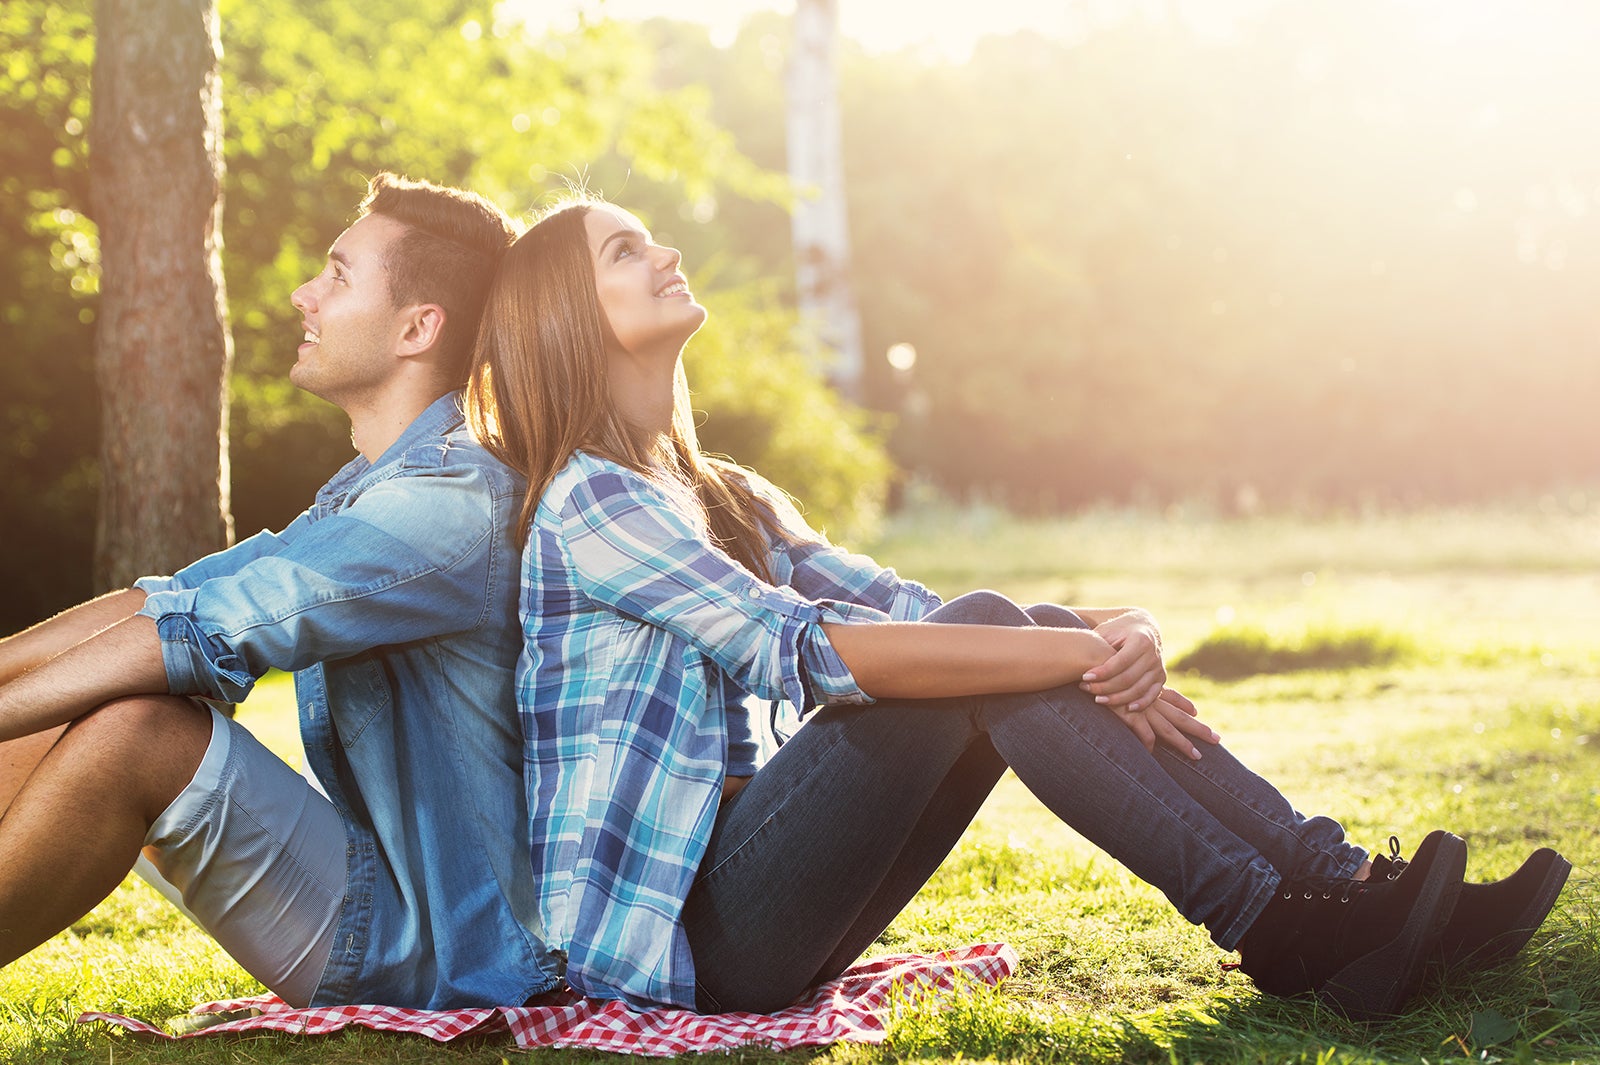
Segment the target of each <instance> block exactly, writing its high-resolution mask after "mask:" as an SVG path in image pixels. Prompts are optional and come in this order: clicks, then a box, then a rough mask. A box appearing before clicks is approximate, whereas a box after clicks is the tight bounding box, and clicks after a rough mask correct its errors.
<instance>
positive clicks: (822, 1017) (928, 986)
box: [78, 943, 1017, 1057]
mask: <svg viewBox="0 0 1600 1065" xmlns="http://www.w3.org/2000/svg"><path fill="white" fill-rule="evenodd" d="M1016 964H1017V954H1016V951H1014V950H1012V949H1011V948H1010V947H1009V946H1007V945H1006V944H1004V943H978V944H974V945H972V946H967V947H959V948H957V949H955V950H947V951H943V952H941V953H938V954H894V955H889V956H887V957H883V958H874V959H872V960H871V961H863V962H857V963H856V964H855V965H854V966H852V967H851V968H849V969H848V970H846V971H845V972H844V974H843V975H841V976H839V977H838V978H837V979H834V980H830V981H828V982H827V983H825V984H822V985H820V986H818V987H816V988H815V989H814V990H812V991H811V992H810V993H809V994H808V995H806V996H805V997H804V998H802V999H800V1000H799V1001H797V1002H796V1003H795V1004H794V1005H792V1006H789V1007H787V1008H786V1009H783V1010H780V1011H779V1012H777V1013H770V1014H763V1013H719V1014H711V1015H702V1014H698V1013H694V1012H691V1011H689V1010H680V1009H657V1010H648V1011H645V1012H640V1011H637V1010H633V1009H630V1008H628V1007H627V1006H625V1005H623V1004H622V1003H620V1002H615V1001H605V1000H602V999H585V998H580V997H578V996H577V995H571V996H570V1000H569V1001H566V1002H562V1003H560V1004H557V1005H540V1006H491V1007H485V1008H480V1009H464V1010H413V1009H400V1008H397V1007H394V1006H321V1007H314V1008H310V1009H293V1008H291V1007H289V1006H287V1005H285V1004H284V1003H283V1002H282V1001H281V1000H279V999H278V998H276V997H275V996H273V995H262V996H259V997H255V998H243V999H231V1000H227V1001H223V1002H210V1003H207V1004H205V1005H203V1006H197V1007H195V1009H194V1010H193V1011H192V1013H191V1016H193V1015H203V1014H212V1013H235V1012H240V1011H245V1013H246V1015H244V1016H241V1017H239V1018H238V1019H234V1020H229V1021H226V1022H224V1023H221V1024H216V1025H211V1026H209V1027H203V1028H200V1029H198V1030H196V1031H191V1032H186V1033H184V1034H182V1035H173V1034H171V1033H169V1032H167V1031H165V1030H164V1029H162V1028H161V1027H159V1026H157V1025H153V1024H149V1023H147V1022H145V1021H140V1020H136V1019H134V1018H131V1017H123V1016H120V1015H118V1014H114V1013H85V1014H83V1015H82V1016H80V1017H79V1018H78V1023H80V1024H85V1023H89V1022H91V1021H103V1022H105V1023H107V1024H112V1025H115V1026H117V1027H119V1028H123V1029H126V1030H128V1031H130V1032H133V1033H136V1034H138V1035H141V1036H145V1037H151V1038H159V1039H180V1038H182V1039H189V1038H197V1037H200V1036H211V1035H222V1034H225V1033H230V1032H260V1031H276V1032H289V1033H293V1034H296V1035H326V1034H328V1033H330V1032H337V1031H339V1030H341V1029H343V1028H345V1027H347V1026H349V1025H357V1026H359V1027H362V1028H371V1029H374V1030H376V1031H380V1032H409V1033H412V1034H415V1035H423V1036H426V1037H428V1038H429V1039H432V1040H434V1041H435V1042H440V1043H444V1042H449V1041H450V1040H452V1039H455V1038H458V1037H460V1036H464V1035H494V1034H497V1033H501V1032H505V1033H509V1034H510V1035H511V1038H512V1039H513V1040H514V1041H515V1042H516V1045H517V1047H518V1048H519V1049H524V1050H526V1049H531V1048H533V1047H545V1046H548V1047H584V1048H587V1049H591V1050H609V1051H616V1052H618V1053H624V1054H644V1055H649V1056H652V1057H666V1056H669V1055H673V1054H685V1053H691V1052H697V1051H707V1050H729V1049H732V1048H735V1047H741V1046H747V1045H751V1044H756V1045H761V1046H767V1047H771V1048H773V1049H775V1050H787V1049H790V1048H792V1047H801V1046H819V1045H822V1044H827V1043H835V1042H841V1041H842V1042H852V1043H881V1042H883V1040H884V1038H885V1037H886V1035H887V1031H888V1024H889V1021H890V1020H891V1019H892V1015H893V1012H894V1008H895V1007H896V1006H897V1005H900V1004H903V1003H905V1002H907V1001H908V1000H910V999H912V998H926V997H928V996H933V997H934V998H935V1000H936V1001H937V1000H938V999H940V998H946V999H947V998H949V997H950V996H953V995H956V994H959V993H960V992H961V990H962V989H963V988H966V987H971V986H973V985H976V984H983V985H992V984H995V983H998V982H999V981H1000V980H1003V979H1004V978H1005V977H1007V976H1009V975H1010V974H1011V972H1012V970H1013V969H1014V968H1015V967H1016Z"/></svg>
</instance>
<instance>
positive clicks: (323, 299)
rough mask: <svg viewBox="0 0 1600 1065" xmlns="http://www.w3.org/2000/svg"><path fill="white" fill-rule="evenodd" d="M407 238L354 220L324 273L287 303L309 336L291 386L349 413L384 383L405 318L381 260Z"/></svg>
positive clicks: (385, 221)
mask: <svg viewBox="0 0 1600 1065" xmlns="http://www.w3.org/2000/svg"><path fill="white" fill-rule="evenodd" d="M405 231H406V227H405V226H404V225H402V224H401V223H399V222H396V221H394V220H393V219H390V218H385V217H384V216H382V215H375V214H369V215H366V216H365V217H363V218H361V219H359V220H357V221H356V223H355V224H354V225H352V226H351V227H350V228H349V229H347V230H345V231H344V232H343V233H341V234H339V239H338V240H335V241H334V242H333V247H331V248H329V249H328V261H327V264H326V265H325V266H324V267H323V268H322V272H321V273H319V274H318V275H317V276H316V277H313V278H312V279H311V280H309V281H307V282H306V283H305V284H303V285H301V286H300V287H299V288H297V289H295V290H294V295H292V296H291V297H290V298H289V302H290V303H292V304H294V308H295V310H297V311H299V312H300V314H301V315H302V324H303V325H304V326H305V331H306V334H305V341H304V342H303V343H302V344H301V345H300V347H299V349H298V352H299V358H298V359H297V360H296V361H295V364H294V367H293V368H292V369H290V371H289V380H291V381H293V382H294V384H295V385H296V386H298V387H300V388H303V389H305V390H306V391H307V392H310V393H311V394H312V395H314V396H320V397H322V398H323V399H325V400H328V401H329V402H330V403H336V404H338V405H339V406H341V407H343V408H345V410H346V411H347V412H348V411H349V410H350V408H351V406H352V405H353V404H360V403H361V402H362V400H363V398H364V397H369V396H371V395H373V393H374V392H375V391H376V390H377V388H379V387H380V386H382V385H383V384H385V383H387V381H388V380H389V379H390V376H391V374H392V373H393V372H394V370H395V368H396V366H397V365H398V364H399V361H400V356H399V355H398V354H397V351H398V345H399V341H400V339H401V337H402V335H403V334H404V332H405V315H404V313H403V312H404V308H401V307H396V306H395V305H394V304H393V303H392V302H391V301H390V298H389V274H388V268H387V266H386V265H385V262H386V260H385V256H386V253H387V252H388V250H389V247H390V245H391V244H393V243H394V242H395V241H397V240H399V239H400V237H401V236H403V235H404V233H405Z"/></svg>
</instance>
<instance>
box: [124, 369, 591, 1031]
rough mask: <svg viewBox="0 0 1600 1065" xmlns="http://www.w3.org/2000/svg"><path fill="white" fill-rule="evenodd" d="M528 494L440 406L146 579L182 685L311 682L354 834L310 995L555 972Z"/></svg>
mask: <svg viewBox="0 0 1600 1065" xmlns="http://www.w3.org/2000/svg"><path fill="white" fill-rule="evenodd" d="M521 492H522V482H521V481H520V480H519V479H518V478H517V477H516V476H515V475H514V474H512V473H511V471H509V470H508V469H506V468H505V467H504V466H502V465H501V464H500V463H499V462H497V461H496V460H495V459H494V458H493V457H491V456H490V455H489V454H488V453H487V452H486V451H484V450H483V449H482V448H481V447H480V446H479V445H478V444H477V443H476V442H474V441H473V440H472V439H471V437H470V436H469V435H468V434H467V431H466V429H465V428H464V426H463V424H462V418H461V414H460V409H459V406H458V400H457V397H456V396H455V395H449V396H444V397H441V398H440V399H439V400H437V401H436V402H435V403H433V404H432V405H431V406H430V407H429V408H428V409H427V410H425V411H424V412H423V413H422V414H421V415H419V416H418V417H417V419H416V420H415V421H414V422H413V423H412V424H411V425H410V426H409V427H408V428H407V429H406V430H405V432H404V433H402V434H401V436H400V438H399V439H398V440H396V441H395V443H394V445H393V446H391V447H390V448H389V449H388V450H387V451H386V452H384V454H383V455H382V456H381V457H380V458H379V459H378V461H377V462H375V463H368V462H367V461H366V459H364V458H361V457H357V458H356V459H355V460H353V461H352V462H350V463H349V464H348V465H346V466H345V467H344V468H343V469H342V470H340V471H339V473H338V474H337V475H336V476H335V477H334V478H333V479H332V480H331V481H329V482H328V483H327V484H326V485H325V486H324V487H323V488H322V490H321V491H319V492H318V493H317V498H316V502H315V503H314V504H313V505H312V507H311V508H310V509H309V510H307V511H306V512H305V513H303V514H301V515H300V516H299V517H298V518H296V519H295V521H294V522H293V523H292V524H290V525H289V526H288V527H287V528H285V529H284V530H283V531H282V532H278V533H270V532H263V533H260V534H258V535H256V536H253V537H251V538H249V539H248V540H245V541H243V542H241V543H239V544H237V545H236V546H234V547H232V548H230V549H228V550H226V551H222V552H219V553H217V554H215V555H211V556H209V557H207V558H204V559H201V560H200V561H199V562H196V563H195V564H194V565H192V566H189V567H187V568H185V569H183V570H181V571H179V572H178V573H177V574H176V575H174V576H172V577H158V578H145V579H143V580H140V581H138V582H137V584H136V587H138V588H140V589H142V590H144V591H145V592H146V593H147V595H148V598H147V599H146V601H145V605H144V609H143V610H141V611H140V613H142V614H144V615H145V616H147V617H151V618H154V619H155V621H156V623H157V631H158V632H159V634H160V638H161V647H162V655H163V658H164V661H165V664H166V671H167V678H168V682H169V684H170V686H171V690H172V691H173V692H174V693H176V694H180V695H197V696H204V697H207V698H212V699H221V700H225V701H229V702H237V701H239V700H240V699H243V698H244V697H245V695H246V694H248V693H249V691H250V688H251V685H253V684H254V682H255V680H256V678H258V677H260V676H261V675H262V674H263V673H265V672H266V671H267V670H268V669H269V668H274V667H275V668H278V669H285V670H293V671H295V692H296V696H297V699H298V702H299V707H300V730H301V738H302V740H303V742H304V745H305V751H306V759H307V763H308V765H309V766H310V768H311V769H312V771H313V772H314V773H315V774H316V777H317V779H318V781H320V782H321V783H322V785H323V786H324V788H325V789H326V791H327V793H328V796H329V798H330V799H331V800H332V801H333V803H334V805H335V806H336V807H337V808H338V810H339V813H340V815H341V816H342V817H343V819H344V825H345V831H346V833H347V834H348V840H349V865H348V884H347V890H346V900H345V905H344V910H343V912H342V913H341V914H340V917H339V925H338V931H337V935H336V938H335V942H334V948H333V955H332V957H331V958H330V959H329V962H328V967H327V970H326V972H325V973H324V974H323V978H322V983H321V985H320V986H319V987H318V989H317V992H316V996H315V998H314V999H313V1002H312V1004H313V1005H333V1004H339V1003H352V1002H364V1003H384V1004H389V1005H398V1006H410V1007H417V1008H427V1009H448V1008H458V1007H466V1006H484V1005H506V1004H517V1003H521V1002H523V1001H525V1000H526V999H527V998H528V997H530V996H531V995H534V994H537V993H539V992H542V991H546V990H549V989H550V988H551V987H554V986H555V985H556V984H557V983H558V981H559V963H558V959H557V958H555V957H553V956H552V955H551V954H550V953H549V952H548V951H547V950H546V949H545V946H544V943H543V940H542V936H541V934H540V926H539V920H538V911H537V906H536V901H535V897H534V890H533V883H532V879H531V876H530V873H529V870H528V866H527V861H526V851H525V849H524V847H525V841H526V838H527V820H528V818H527V805H526V797H525V792H524V791H523V774H522V740H521V730H520V729H519V728H518V725H517V714H516V702H515V695H514V692H513V688H512V682H513V677H514V668H515V664H516V660H517V655H518V653H519V650H520V647H521V628H520V626H519V625H518V624H517V618H516V595H517V584H516V572H517V570H516V567H517V555H516V550H515V547H514V545H513V543H512V542H511V537H510V532H511V523H512V522H513V521H514V520H515V514H516V512H517V508H518V504H519V503H520V497H521Z"/></svg>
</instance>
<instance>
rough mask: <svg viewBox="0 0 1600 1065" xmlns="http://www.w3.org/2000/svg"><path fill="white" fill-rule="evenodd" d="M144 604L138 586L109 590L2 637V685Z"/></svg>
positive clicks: (129, 616) (0, 642)
mask: <svg viewBox="0 0 1600 1065" xmlns="http://www.w3.org/2000/svg"><path fill="white" fill-rule="evenodd" d="M142 606H144V592H142V591H139V590H138V589H137V588H124V589H123V590H122V591H120V592H107V593H106V594H105V595H102V596H100V597H99V598H98V599H91V600H89V601H88V602H87V603H79V604H78V605H77V606H75V607H73V608H71V609H70V610H64V611H62V612H61V613H59V614H57V615H56V616H55V617H53V618H50V619H49V620H48V621H41V622H39V624H37V625H34V626H33V627H32V628H28V629H24V630H23V631H21V632H19V633H17V634H16V635H15V636H8V637H6V638H5V639H3V640H0V686H4V685H6V684H9V683H11V682H12V681H13V680H16V679H17V678H18V677H20V676H22V674H24V673H26V672H27V671H28V670H30V669H33V668H34V667H36V666H39V665H43V664H44V663H45V662H46V661H48V660H49V659H51V658H54V657H55V656H56V655H58V654H60V653H61V652H62V651H65V650H66V649H67V648H69V647H71V646H73V645H74V644H78V643H82V642H83V641H84V640H87V639H88V638H89V637H91V636H93V635H94V634H95V633H97V632H100V631H101V630H103V629H107V628H109V627H111V626H112V625H115V624H116V623H117V622H119V621H122V620H124V619H126V618H131V617H132V616H133V615H134V614H136V613H138V612H139V608H140V607H142Z"/></svg>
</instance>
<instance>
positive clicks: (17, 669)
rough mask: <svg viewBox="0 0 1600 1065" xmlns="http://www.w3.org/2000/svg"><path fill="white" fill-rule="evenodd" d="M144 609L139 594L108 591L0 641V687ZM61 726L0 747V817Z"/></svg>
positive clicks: (60, 729) (135, 591)
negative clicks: (141, 608)
mask: <svg viewBox="0 0 1600 1065" xmlns="http://www.w3.org/2000/svg"><path fill="white" fill-rule="evenodd" d="M143 605H144V593H143V592H141V591H137V590H135V589H132V588H128V589H123V590H122V591H117V592H111V593H109V594H107V595H102V596H100V597H99V598H98V599H91V600H89V601H88V602H87V603H80V604H78V605H77V606H75V607H73V608H72V609H70V610H64V611H62V612H61V613H59V614H57V615H56V616H55V617H53V618H50V619H49V620H47V621H41V622H40V623H39V624H37V625H34V626H32V627H31V628H29V629H26V630H25V631H23V632H19V633H17V634H16V635H15V636H8V637H6V638H5V639H3V640H0V684H9V683H10V682H11V681H13V680H15V679H16V678H18V677H20V676H21V675H22V674H24V673H26V672H27V671H28V670H30V669H33V668H34V667H36V666H38V665H40V664H41V663H43V662H45V661H47V660H48V659H50V658H52V657H54V656H55V655H58V654H60V653H61V652H62V651H65V650H66V649H67V648H68V647H71V646H73V645H74V644H76V643H80V642H82V641H84V640H87V639H88V638H89V637H91V636H93V635H94V634H95V633H97V632H100V631H101V630H103V629H105V628H106V627H107V626H109V625H115V624H116V623H117V622H119V621H121V620H123V619H124V618H127V617H131V616H133V615H134V614H135V613H137V612H138V610H139V608H140V607H141V606H143ZM65 728H66V726H64V725H63V726H61V727H60V728H53V729H49V730H47V731H45V732H40V733H36V734H34V735H32V736H23V737H21V738H19V739H14V740H10V741H9V742H6V743H0V817H3V816H5V812H6V808H7V807H8V806H10V805H11V800H12V798H13V797H14V796H15V795H16V794H17V792H18V791H20V790H21V789H22V785H23V783H24V782H25V781H26V780H27V779H28V777H29V776H31V775H32V774H33V771H34V769H35V768H36V767H37V766H38V765H39V762H40V760H41V759H43V758H44V756H45V755H46V754H47V753H48V752H49V750H50V748H51V747H52V746H54V745H55V742H56V740H57V739H58V738H59V737H60V735H61V733H62V732H63V731H64V730H65Z"/></svg>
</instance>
